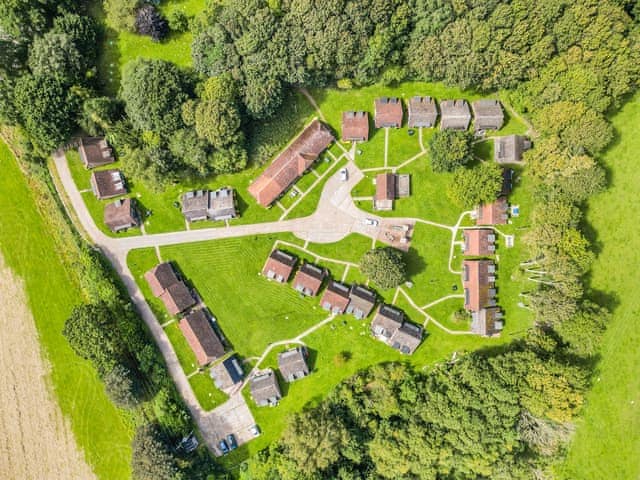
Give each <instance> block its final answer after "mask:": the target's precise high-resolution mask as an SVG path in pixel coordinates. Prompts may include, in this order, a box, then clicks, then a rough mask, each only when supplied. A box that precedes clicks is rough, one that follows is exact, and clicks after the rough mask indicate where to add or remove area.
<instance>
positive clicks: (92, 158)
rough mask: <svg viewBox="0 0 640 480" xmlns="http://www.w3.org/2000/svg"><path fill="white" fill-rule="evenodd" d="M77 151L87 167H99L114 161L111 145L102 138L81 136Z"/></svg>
mask: <svg viewBox="0 0 640 480" xmlns="http://www.w3.org/2000/svg"><path fill="white" fill-rule="evenodd" d="M78 153H79V154H80V159H81V160H82V163H83V164H84V166H85V168H87V169H90V168H95V167H101V166H103V165H108V164H110V163H113V162H115V161H116V159H115V158H114V156H113V151H112V150H111V147H109V145H108V144H107V141H106V140H105V139H104V138H81V139H80V146H79V147H78Z"/></svg>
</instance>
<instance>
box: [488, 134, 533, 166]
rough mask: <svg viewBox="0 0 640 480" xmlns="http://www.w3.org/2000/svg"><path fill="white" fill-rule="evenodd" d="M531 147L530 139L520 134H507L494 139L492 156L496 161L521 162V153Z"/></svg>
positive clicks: (503, 162) (502, 162)
mask: <svg viewBox="0 0 640 480" xmlns="http://www.w3.org/2000/svg"><path fill="white" fill-rule="evenodd" d="M530 148H531V141H530V140H529V139H528V138H527V137H524V136H522V135H507V136H506V137H498V138H496V139H495V141H494V146H493V158H494V160H495V161H496V163H501V164H505V163H507V164H508V163H516V164H517V163H522V154H523V153H524V152H526V151H527V150H529V149H530Z"/></svg>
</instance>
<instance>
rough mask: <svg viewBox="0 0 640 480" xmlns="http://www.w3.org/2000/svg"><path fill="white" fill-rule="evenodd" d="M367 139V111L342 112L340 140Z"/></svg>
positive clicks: (361, 140) (356, 140)
mask: <svg viewBox="0 0 640 480" xmlns="http://www.w3.org/2000/svg"><path fill="white" fill-rule="evenodd" d="M367 140H369V114H368V113H367V112H362V111H360V112H354V111H348V112H342V141H343V142H366V141H367Z"/></svg>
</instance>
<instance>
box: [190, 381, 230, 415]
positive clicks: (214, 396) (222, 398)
mask: <svg viewBox="0 0 640 480" xmlns="http://www.w3.org/2000/svg"><path fill="white" fill-rule="evenodd" d="M189 383H190V384H191V388H193V393H195V395H196V398H197V399H198V402H200V406H201V407H202V408H204V409H205V410H213V409H214V408H216V407H217V406H219V405H222V404H223V403H224V402H226V401H227V400H228V398H229V397H227V395H226V394H225V393H223V392H221V391H220V390H218V389H217V388H216V386H215V385H214V384H213V381H212V380H211V377H210V376H209V374H208V372H201V373H197V374H196V375H194V376H192V377H190V378H189Z"/></svg>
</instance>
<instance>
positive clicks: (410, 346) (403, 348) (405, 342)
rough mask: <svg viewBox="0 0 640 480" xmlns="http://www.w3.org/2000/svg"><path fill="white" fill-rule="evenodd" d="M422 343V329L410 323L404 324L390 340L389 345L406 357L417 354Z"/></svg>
mask: <svg viewBox="0 0 640 480" xmlns="http://www.w3.org/2000/svg"><path fill="white" fill-rule="evenodd" d="M420 342H422V327H420V326H418V325H414V324H413V323H409V322H404V323H403V324H402V326H401V327H400V328H398V329H397V330H396V331H395V333H394V334H393V336H392V337H391V338H390V339H389V344H390V345H391V346H392V347H393V348H395V349H396V350H398V351H400V353H404V354H405V355H411V354H412V353H413V352H415V351H416V348H418V346H420Z"/></svg>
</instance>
